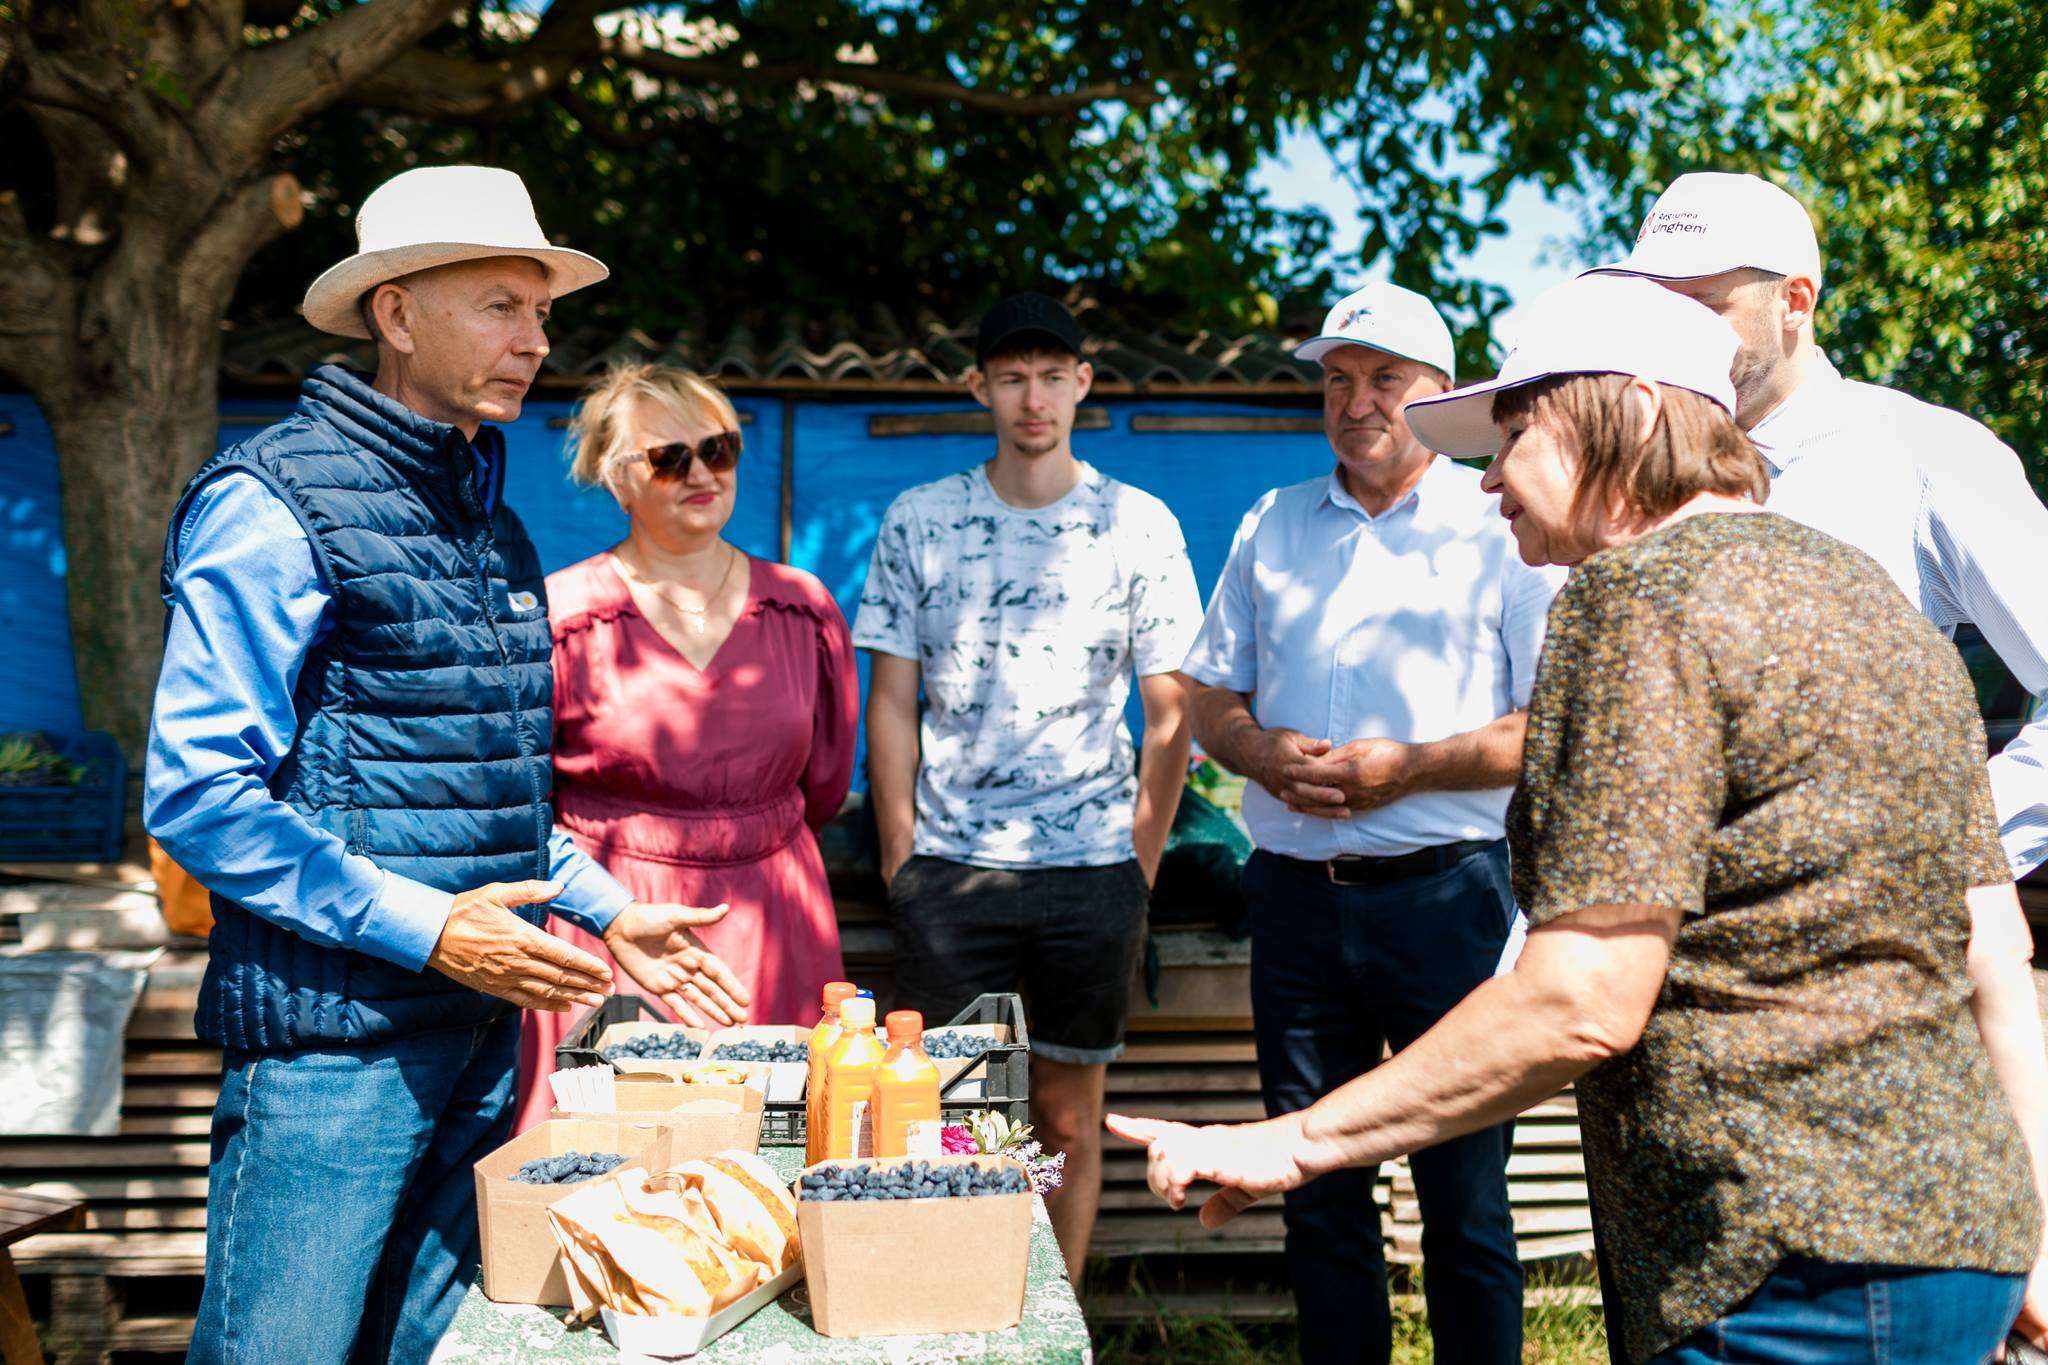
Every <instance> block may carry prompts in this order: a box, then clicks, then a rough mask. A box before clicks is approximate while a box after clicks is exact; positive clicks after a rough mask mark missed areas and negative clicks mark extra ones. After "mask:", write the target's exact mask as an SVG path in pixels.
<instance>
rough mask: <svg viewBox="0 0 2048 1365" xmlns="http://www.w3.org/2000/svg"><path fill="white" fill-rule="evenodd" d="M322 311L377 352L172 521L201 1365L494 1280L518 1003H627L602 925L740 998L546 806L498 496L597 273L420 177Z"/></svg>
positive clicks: (153, 792) (170, 652) (534, 682)
mask: <svg viewBox="0 0 2048 1365" xmlns="http://www.w3.org/2000/svg"><path fill="white" fill-rule="evenodd" d="M356 225H357V237H358V243H359V248H360V249H359V250H358V252H357V253H356V254H355V255H354V256H352V257H350V258H349V259H347V260H345V261H343V262H342V263H340V264H339V265H337V266H335V267H334V268H333V269H331V270H329V271H328V272H327V273H326V274H324V275H322V276H321V277H320V278H319V280H317V281H316V282H315V283H314V285H313V287H312V288H311V289H310V290H309V291H308V292H307V294H306V299H305V305H304V307H305V314H306V317H307V320H308V321H310V322H312V323H313V324H314V325H315V326H317V327H319V328H321V329H322V330H324V331H328V332H333V333H337V334H340V335H343V336H358V337H364V336H367V337H373V338H374V339H375V341H376V343H377V372H376V375H375V377H374V378H370V377H366V376H363V375H359V374H355V373H353V372H351V371H349V370H347V369H344V368H342V367H340V366H336V365H324V366H322V367H320V368H319V369H317V370H315V371H314V372H313V373H312V375H311V376H309V377H308V378H307V380H306V382H305V386H304V388H303V390H302V391H301V395H300V399H299V405H298V409H297V410H296V411H295V412H294V413H293V414H292V415H291V416H290V417H289V418H287V419H286V420H285V421H283V422H281V423H279V424H278V425H276V426H273V427H270V428H269V429H267V430H265V431H263V432H261V433H259V434H258V435H256V436H255V437H253V438H251V439H250V440H248V441H245V442H243V443H242V444H241V445H239V446H236V447H234V448H232V449H229V450H226V451H223V452H222V453H220V454H219V455H217V456H215V457H214V458H213V459H212V460H211V461H209V462H208V463H207V464H206V465H205V466H204V467H202V468H201V469H200V471H199V472H198V474H197V475H195V476H194V478H193V480H192V483H191V485H190V486H189V487H188V488H187V489H186V491H185V494H184V496H183V497H182V498H181V499H180V500H179V502H178V505H177V507H176V509H175V510H174V512H173V513H172V518H171V526H170V534H169V539H168V543H167V546H166V549H165V554H164V570H163V593H164V600H165V603H166V605H167V607H168V611H169V621H168V626H167V633H166V637H165V649H164V665H163V673H162V676H161V678H160V679H159V682H158V687H157V697H156V707H155V714H154V718H153V722H152V726H151V732H150V745H149V763H148V778H147V788H146V794H145V799H144V817H145V820H146V822H147V824H148V826H149V829H150V832H151V833H152V834H154V835H155V836H156V837H157V838H158V839H159V840H160V841H161V842H162V843H163V845H164V847H165V848H166V850H168V851H169V853H170V854H171V856H172V857H173V858H175V859H176V860H177V861H178V862H179V863H181V864H182V865H184V866H185V867H186V868H188V869H190V870H191V871H192V872H193V874H194V875H195V876H197V878H198V879H199V880H200V881H201V882H202V883H204V884H205V885H207V886H208V887H210V888H211V889H212V891H213V893H214V896H213V904H214V916H215V924H214V929H213V934H212V938H211V942H210V948H211V954H210V960H209V964H208V967H207V971H206V978H205V981H204V983H203V984H202V986H201V988H200V996H199V1016H198V1030H199V1034H200V1036H201V1037H203V1038H205V1039H207V1040H208V1041H210V1042H213V1043H217V1044H218V1045H219V1046H220V1048H221V1051H222V1055H223V1058H224V1064H223V1074H222V1085H221V1093H220V1100H219V1103H218V1105H217V1107H216V1108H215V1110H214V1119H213V1148H212V1167H211V1171H210V1174H209V1180H208V1200H207V1204H208V1207H207V1215H208V1216H207V1248H206V1289H205V1293H204V1295H203V1297H202V1300H201V1303H200V1309H199V1319H198V1323H197V1325H196V1327H195V1330H194V1334H193V1339H192V1353H191V1359H193V1360H195V1361H224V1360H261V1361H332V1360H341V1359H344V1358H352V1359H356V1360H386V1359H391V1360H403V1361H417V1360H424V1359H426V1358H427V1357H428V1355H429V1354H431V1352H432V1350H433V1345H434V1342H435V1340H436V1339H437V1338H438V1337H439V1335H440V1333H441V1331H442V1329H443V1328H444V1327H445V1326H446V1324H447V1322H448V1320H449V1318H450V1317H451V1316H452V1314H453V1313H454V1310H455V1306H456V1303H457V1302H458V1301H459V1299H460V1296H461V1295H462V1293H463V1292H464V1290H465V1289H466V1287H467V1285H468V1282H469V1278H470V1276H471V1273H472V1271H473V1270H474V1267H475V1264H476V1256H477V1230H476V1208H475V1195H474V1188H475V1187H474V1181H473V1175H472V1171H471V1168H472V1166H473V1165H474V1164H475V1162H476V1160H477V1158H478V1157H480V1156H482V1155H484V1154H485V1153H487V1152H489V1151H490V1150H491V1149H492V1148H493V1147H496V1146H498V1145H499V1144H501V1143H502V1142H503V1141H504V1140H505V1138H506V1137H507V1136H508V1130H509V1127H510V1122H511V1099H512V1081H513V1068H514V1062H515V1060H516V1056H517V1049H518V1037H519V1007H521V1006H524V1007H528V1008H540V1009H554V1010H563V1009H568V1008H571V1007H572V1006H577V1005H593V1004H596V1003H598V1002H600V1001H602V1000H603V998H604V997H605V996H606V995H607V994H609V993H610V991H611V989H612V986H613V982H612V979H611V976H610V973H609V971H608V969H607V968H606V967H605V966H604V965H603V964H602V963H600V962H599V961H598V960H597V959H595V958H593V957H591V956H590V955H589V954H587V953H584V952H582V951H581V950H580V949H577V948H575V947H572V946H570V945H569V944H567V943H564V942H562V941H560V940H559V939H556V938H553V937H551V936H550V935H548V934H547V933H545V932H544V931H543V929H542V927H541V926H542V925H543V924H544V923H545V919H546V915H547V913H548V911H549V910H550V909H551V908H552V909H553V910H556V911H558V912H561V913H563V914H566V915H569V916H571V917H572V918H576V919H578V920H580V921H581V922H583V923H585V924H587V925H588V926H589V927H590V928H591V929H592V930H593V931H594V932H599V933H602V934H603V936H604V938H605V941H606V943H607V945H608V946H609V947H610V949H611V951H612V953H613V955H614V956H615V958H616V959H617V960H618V962H619V964H620V966H621V967H622V968H623V969H624V970H625V972H626V973H627V974H628V975H629V976H631V977H632V978H633V979H634V980H635V981H636V982H638V983H639V985H640V986H641V987H642V988H643V989H645V990H647V991H649V992H650V993H653V994H655V995H658V996H660V997H661V998H663V999H664V1000H666V1001H668V1002H669V1003H670V1004H671V1005H672V1006H673V1007H674V1008H676V1009H677V1010H679V1011H680V1012H681V1013H682V1014H683V1015H684V1016H685V1017H687V1018H695V1019H698V1020H700V1021H706V1022H721V1021H725V1020H731V1019H737V1018H741V1017H744V1013H745V1009H744V1006H745V999H746V997H745V993H744V990H743V989H742V988H741V986H740V985H739V983H738V981H737V980H736V979H735V978H734V977H733V975H732V973H731V972H730V971H729V970H728V969H727V968H726V967H725V965H724V964H723V963H721V962H719V961H718V960H717V959H716V958H715V957H713V956H711V955H710V954H708V953H706V952H704V951H703V949H702V947H701V945H700V944H698V943H697V942H696V940H695V938H694V936H693V935H692V934H691V933H690V929H689V926H691V925H694V924H704V923H709V922H711V921H712V920H715V919H716V918H717V917H718V916H719V915H720V914H722V913H723V907H720V908H718V909H715V910H695V909H690V908H687V907H683V906H675V905H647V904H642V903H639V902H635V901H633V900H632V899H631V897H630V896H629V895H628V894H627V893H626V892H625V890H624V889H623V888H621V887H620V886H619V884H618V883H617V882H615V881H613V880H612V878H611V877H610V876H609V875H608V874H607V873H606V872H605V871H604V870H603V869H602V868H601V867H599V866H598V865H597V864H596V863H595V862H593V861H592V860H591V859H589V858H588V857H587V856H585V855H584V854H582V853H580V852H579V851H578V850H577V849H576V848H575V847H574V845H572V844H571V843H570V842H569V841H568V839H567V838H566V836H563V835H558V834H556V833H554V831H553V816H552V811H551V808H550V806H549V802H548V791H549V783H550V775H551V765H550V761H549V742H550V738H551V733H552V726H551V720H550V707H551V704H552V700H553V682H552V676H551V670H550V664H549V659H550V653H551V644H552V642H551V638H550V634H549V629H548V615H547V602H546V600H545V596H544V593H545V589H544V586H543V583H542V576H541V566H540V562H539V559H538V557H537V556H536V555H535V553H534V549H533V545H532V543H531V542H530V541H529V540H528V539H527V536H526V531H525V529H524V527H523V526H522V525H521V524H520V521H519V518H518V517H517V516H516V515H514V514H513V512H512V510H511V509H510V508H509V507H507V506H505V505H504V503H503V501H502V500H501V499H500V498H499V492H500V490H501V489H502V487H503V482H504V459H505V446H504V442H503V439H502V438H501V437H500V435H499V434H498V432H497V431H495V430H494V429H493V428H492V427H491V426H488V425H486V424H487V423H494V422H509V421H512V420H514V419H515V418H517V417H518V416H519V411H520V407H521V404H522V402H523V401H524V398H525V395H526V392H527V390H528V388H529V387H530V386H531V385H532V383H533V381H534V377H535V375H536V373H537V372H538V371H539V368H540V364H541V361H542V359H543V358H544V357H545V356H546V355H547V349H548V348H547V340H546V334H545V327H546V323H547V320H548V312H549V309H550V308H551V307H552V304H553V301H554V300H555V299H556V298H559V297H561V296H562V295H563V294H566V293H569V292H570V291H571V290H575V289H580V288H582V287H583V286H585V285H588V284H594V283H596V282H597V281H599V280H602V279H603V278H604V277H605V273H606V272H605V268H604V266H603V265H601V264H599V263H598V262H597V261H596V260H594V259H592V258H591V257H589V256H586V255H584V254H582V253H581V252H576V251H570V250H566V249H564V248H561V247H557V246H554V245H553V244H552V243H550V242H549V241H548V239H547V237H546V236H545V235H544V234H543V233H542V232H541V230H540V226H539V224H538V223H537V222H536V221H535V219H534V214H533V206H532V203H531V202H530V200H529V199H528V197H527V194H526V188H525V186H524V185H522V184H521V183H520V181H519V179H518V177H517V176H514V175H512V174H511V173H509V172H506V171H500V170H492V169H488V168H484V167H475V166H446V167H437V168H430V169H421V170H416V171H409V172H407V173H405V174H404V175H401V176H398V177H397V178H395V179H393V180H391V181H390V182H388V183H387V184H385V185H384V186H383V187H381V188H380V189H378V190H377V191H376V192H375V193H374V194H372V195H370V196H369V198H368V199H366V200H365V201H364V202H363V204H362V207H361V210H360V211H359V213H358V215H357V219H356Z"/></svg>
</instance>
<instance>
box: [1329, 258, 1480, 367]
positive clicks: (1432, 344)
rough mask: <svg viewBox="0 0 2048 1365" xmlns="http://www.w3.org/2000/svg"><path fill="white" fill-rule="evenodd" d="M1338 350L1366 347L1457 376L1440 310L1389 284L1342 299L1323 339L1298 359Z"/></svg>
mask: <svg viewBox="0 0 2048 1365" xmlns="http://www.w3.org/2000/svg"><path fill="white" fill-rule="evenodd" d="M1339 346H1366V347H1370V348H1371V349H1373V350H1375V351H1385V352H1386V353H1387V354H1388V355H1393V356H1399V357H1401V358H1402V359H1403V360H1419V361H1421V362H1422V363H1423V364H1425V365H1434V366H1436V367H1437V368H1438V369H1439V370H1442V371H1443V372H1444V374H1445V375H1446V376H1447V377H1449V378H1452V379H1455V378H1456V377H1457V373H1456V369H1455V366H1456V365H1457V347H1456V346H1455V345H1453V344H1452V342H1451V329H1450V328H1449V327H1446V326H1445V325H1444V320H1443V318H1442V317H1441V316H1440V315H1439V314H1438V313H1437V311H1436V305H1435V304H1433V303H1431V302H1430V301H1429V300H1428V299H1426V298H1424V297H1423V296H1422V295H1420V294H1418V293H1416V292H1415V291H1414V290H1412V289H1403V288H1402V287H1401V286H1400V285H1398V284H1389V283H1386V282H1384V281H1382V282H1381V283H1378V284H1369V285H1367V286H1366V287H1365V288H1363V289H1361V290H1359V291H1358V292H1357V293H1355V294H1347V295H1345V296H1344V297H1343V298H1341V299H1339V300H1337V306H1336V307H1334V308H1332V309H1331V310H1330V312H1329V316H1327V317H1325V318H1324V319H1323V330H1322V333H1321V335H1319V336H1313V337H1310V338H1309V339H1308V340H1307V341H1304V342H1302V343H1301V345H1299V346H1297V347H1295V348H1294V358H1295V359H1296V360H1321V359H1322V358H1323V357H1324V356H1326V355H1328V354H1329V353H1330V352H1331V351H1334V350H1336V349H1337V348H1338V347H1339Z"/></svg>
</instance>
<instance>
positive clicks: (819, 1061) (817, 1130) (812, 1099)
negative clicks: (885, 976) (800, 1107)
mask: <svg viewBox="0 0 2048 1365" xmlns="http://www.w3.org/2000/svg"><path fill="white" fill-rule="evenodd" d="M853 994H854V984H853V983H852V982H851V981H827V982H826V983H825V994H824V999H823V1008H824V1011H825V1017H824V1018H822V1019H820V1020H819V1021H818V1026H817V1027H816V1028H814V1029H812V1030H811V1050H810V1054H809V1060H808V1061H807V1062H806V1063H805V1065H806V1068H807V1069H806V1072H805V1078H804V1164H805V1165H809V1164H810V1163H811V1162H813V1161H816V1160H817V1159H818V1148H819V1146H820V1145H821V1144H822V1143H823V1141H824V1136H825V1135H824V1131H823V1130H824V1124H823V1123H822V1122H821V1121H820V1120H819V1118H818V1096H819V1093H820V1091H821V1090H822V1089H823V1088H824V1078H825V1058H826V1057H827V1056H829V1055H830V1054H831V1051H832V1045H833V1044H835V1043H837V1042H838V1041H839V1002H840V1001H842V1000H850V999H852V998H853Z"/></svg>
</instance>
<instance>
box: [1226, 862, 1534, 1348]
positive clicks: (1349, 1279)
mask: <svg viewBox="0 0 2048 1365" xmlns="http://www.w3.org/2000/svg"><path fill="white" fill-rule="evenodd" d="M1244 888H1245V899H1246V900H1247V901H1248V902H1249V903H1250V906H1251V920H1252V1014H1253V1028H1254V1031H1255V1034H1256V1036H1257V1040H1258V1052H1259V1082H1260V1088H1261V1089H1262V1091H1263V1092H1264V1096H1265V1102H1266V1112H1267V1113H1268V1114H1283V1113H1287V1112H1290V1111H1292V1110H1297V1109H1303V1108H1306V1107H1307V1106H1308V1105H1310V1104H1312V1103H1313V1102H1315V1101H1316V1100H1317V1099H1320V1098H1321V1097H1322V1096H1324V1095H1326V1094H1328V1093H1329V1092H1330V1091H1332V1090H1335V1089H1336V1088H1337V1087H1338V1086H1340V1085H1342V1084H1344V1083H1345V1082H1346V1081H1348V1080H1351V1079H1352V1078H1353V1077H1355V1076H1358V1075H1360V1074H1361V1073H1363V1072H1365V1071H1368V1070H1370V1069H1371V1068H1372V1067H1374V1066H1375V1065H1377V1064H1378V1063H1379V1060H1380V1052H1381V1047H1382V1045H1383V1044H1385V1045H1387V1046H1391V1047H1392V1048H1393V1049H1394V1050H1395V1051H1399V1050H1400V1049H1402V1048H1404V1047H1406V1046H1408V1044H1410V1043H1412V1042H1414V1041H1415V1039H1417V1038H1418V1037H1420V1036H1421V1035H1422V1034H1423V1033H1424V1032H1426V1031H1427V1030H1428V1029H1429V1028H1430V1026H1431V1025H1433V1024H1435V1023H1436V1021H1437V1020H1439V1019H1441V1018H1442V1017H1443V1016H1444V1015H1445V1014H1446V1013H1448V1012H1449V1011H1450V1009H1451V1007H1452V1006H1454V1005H1456V1004H1457V1003H1458V1002H1459V1001H1460V1000H1462V999H1464V998H1465V996H1466V995H1467V994H1468V993H1470V992H1471V990H1472V989H1473V988H1474V987H1476V986H1478V985H1479V984H1480V983H1482V982H1483V981H1485V980H1486V979H1487V978H1488V977H1490V976H1491V975H1492V974H1493V971H1494V968H1495V966H1496V965H1497V964H1498V962H1499V960H1500V953H1501V949H1502V947H1503V946H1504V945H1505V944H1506V942H1507V934H1508V926H1509V923H1510V920H1511V918H1512V916H1513V914H1514V910H1513V898H1512V893H1511V892H1510V890H1509V887H1508V859H1507V849H1506V846H1505V845H1503V844H1495V845H1492V846H1490V847H1489V848H1487V849H1485V850H1483V851H1481V852H1477V853H1474V854H1472V855H1471V856H1469V857H1467V858H1465V859H1464V860H1463V861H1461V862H1458V863H1455V864H1453V865H1452V866H1451V867H1449V868H1447V869H1445V870H1443V871H1441V872H1436V873H1431V874H1429V875H1426V876H1421V877H1414V878H1410V879H1408V880H1406V881H1401V882H1396V883H1393V884H1391V885H1387V886H1378V887H1361V886H1337V885H1335V884H1333V883H1332V882H1331V881H1330V880H1329V878H1328V877H1327V876H1324V875H1323V874H1322V873H1321V872H1320V871H1319V870H1317V869H1314V868H1305V867H1303V866H1302V865H1300V864H1296V863H1291V862H1289V861H1287V860H1286V859H1282V858H1276V857H1273V856H1272V855H1270V854H1266V853H1255V854H1253V855H1252V857H1251V860H1250V861H1249V862H1247V863H1246V864H1245V869H1244ZM1512 1126H1513V1125H1504V1126H1502V1127H1499V1128H1489V1129H1487V1130H1485V1131H1483V1132H1478V1133H1472V1134H1469V1135H1468V1136H1465V1137H1462V1138H1455V1139H1453V1140H1452V1141H1449V1142H1445V1143H1440V1144H1438V1145H1437V1146H1435V1147H1431V1148H1428V1149H1427V1150H1425V1151H1420V1152H1416V1153H1415V1154H1413V1155H1412V1156H1411V1157H1410V1158H1409V1167H1410V1169H1411V1170H1412V1171H1413V1172H1414V1175H1415V1192H1416V1196H1417V1199H1418V1200H1419V1202H1420V1203H1421V1205H1422V1256H1423V1279H1422V1284H1423V1292H1424V1296H1425V1298H1426V1300H1427V1303H1428V1307H1429V1323H1430V1333H1431V1335H1432V1337H1433V1338H1434V1340H1435V1344H1436V1359H1437V1360H1439V1361H1443V1362H1446V1365H1449V1363H1450V1362H1457V1365H1496V1363H1497V1365H1510V1363H1511V1362H1515V1361H1519V1360H1520V1359H1521V1356H1522V1264H1521V1261H1520V1259H1519V1258H1518V1257H1517V1256H1516V1254H1515V1229H1514V1221H1513V1218H1512V1217H1511V1216H1510V1214H1509V1210H1508V1197H1507V1155H1508V1143H1509V1137H1510V1133H1511V1130H1512ZM1377 1174H1378V1170H1377V1168H1376V1167H1360V1168H1354V1169H1350V1170H1343V1171H1334V1172H1332V1173H1330V1174H1329V1175H1325V1176H1322V1177H1321V1178H1319V1179H1317V1180H1313V1181H1311V1182H1309V1183H1308V1184H1307V1185H1304V1186H1303V1187H1302V1188H1300V1189H1298V1190H1295V1191H1294V1192H1292V1193H1291V1194H1289V1195H1288V1196H1287V1197H1286V1211H1285V1219H1286V1225H1287V1270H1288V1276H1289V1278H1290V1279H1291V1280H1292V1281H1293V1285H1294V1298H1295V1303H1296V1305H1297V1307H1298V1308H1299V1311H1300V1323H1301V1355H1302V1359H1303V1360H1304V1361H1305V1362H1307V1363H1308V1365H1320V1362H1325V1361H1347V1362H1348V1361H1369V1362H1374V1365H1384V1362H1386V1361H1387V1359H1388V1358H1389V1357H1390V1355H1391V1354H1392V1352H1393V1320H1392V1314H1391V1311H1390V1308H1389V1305H1388V1302H1387V1263H1386V1253H1385V1248H1384V1246H1383V1245H1382V1243H1381V1238H1380V1218H1379V1212H1378V1210H1377V1209H1376V1208H1375V1207H1374V1205H1373V1202H1372V1188H1373V1181H1374V1178H1375V1177H1376V1175H1377Z"/></svg>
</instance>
